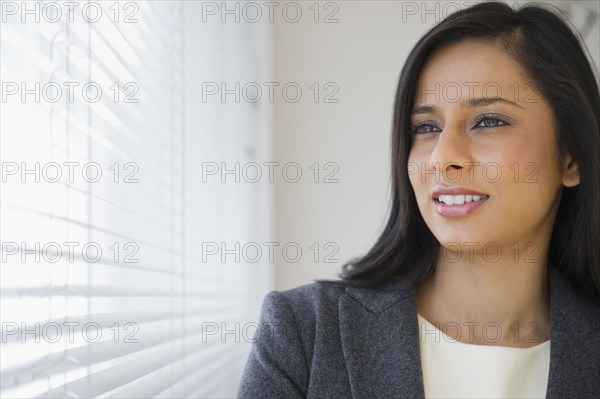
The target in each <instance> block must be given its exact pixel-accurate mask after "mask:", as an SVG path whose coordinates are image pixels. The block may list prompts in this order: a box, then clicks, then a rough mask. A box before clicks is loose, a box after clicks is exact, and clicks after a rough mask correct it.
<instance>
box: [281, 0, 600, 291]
mask: <svg viewBox="0 0 600 399" xmlns="http://www.w3.org/2000/svg"><path fill="white" fill-rule="evenodd" d="M474 3H475V2H473V1H458V2H450V1H448V2H443V1H442V2H399V1H336V2H335V4H336V5H337V6H338V7H339V9H338V10H337V12H335V11H336V10H335V8H333V7H331V8H328V9H323V8H321V14H320V15H319V17H320V18H319V20H320V21H321V20H322V19H323V17H324V16H325V15H328V14H330V13H332V12H335V15H334V17H335V18H337V19H338V20H339V22H337V23H323V22H319V23H314V21H313V18H314V10H313V9H309V5H310V4H312V2H310V3H302V5H303V7H302V11H303V13H304V14H303V18H302V19H301V20H300V21H299V22H297V23H290V22H287V21H286V20H285V19H281V18H280V19H277V20H276V23H275V38H274V54H275V58H274V65H275V78H276V81H278V82H282V84H285V83H286V82H298V83H299V84H300V85H301V87H302V88H303V89H306V90H305V91H306V94H305V95H306V96H307V97H310V96H311V95H312V94H313V92H311V91H310V90H309V89H307V88H308V86H310V85H311V84H312V82H321V83H322V84H323V83H325V82H335V83H336V84H337V85H338V86H339V92H338V94H337V95H336V98H337V99H339V102H338V103H337V104H336V103H323V102H318V103H314V101H312V99H310V101H298V102H297V103H289V102H286V101H279V102H276V103H275V125H274V127H275V130H274V132H275V156H276V159H277V160H279V161H280V162H282V163H283V162H291V161H295V162H298V163H299V164H301V165H302V169H303V172H304V173H305V174H306V176H307V178H304V176H303V178H302V180H301V181H300V182H298V183H286V182H285V181H279V182H278V184H276V212H275V213H276V236H277V239H278V241H279V242H281V243H282V245H283V244H285V243H289V242H297V243H299V244H300V246H301V248H302V250H303V256H302V257H301V258H300V261H298V262H297V263H290V262H286V261H285V260H284V259H281V258H280V259H279V262H278V263H277V267H276V288H277V289H280V290H281V289H288V288H292V287H295V286H298V285H301V284H305V283H310V282H311V281H312V280H313V279H315V278H334V277H335V275H336V273H338V272H339V271H340V267H341V265H342V264H343V263H344V262H345V261H347V260H348V259H349V258H351V257H354V256H358V255H362V254H363V253H365V252H366V251H367V250H368V249H369V247H370V246H371V245H372V244H373V243H374V242H375V239H376V238H377V236H378V233H379V232H380V231H381V229H382V228H383V226H384V221H385V216H386V210H387V201H388V197H389V195H390V186H389V173H390V166H389V164H390V132H391V117H392V106H393V99H394V93H395V88H396V85H397V80H398V77H399V73H400V70H401V68H402V66H403V62H404V60H405V58H406V56H407V55H408V52H409V51H410V49H411V47H412V46H413V45H414V44H415V43H416V41H417V40H418V39H419V38H420V37H421V36H422V35H423V34H424V33H425V32H426V30H427V29H428V28H429V27H430V26H432V25H433V24H434V23H436V22H438V21H439V20H441V19H443V18H444V17H445V16H446V15H447V14H449V13H452V12H454V11H455V10H456V9H457V8H456V6H457V5H459V6H461V8H464V7H467V6H469V5H470V4H474ZM553 3H554V4H555V5H558V6H563V7H564V6H565V5H566V4H568V5H569V7H570V11H571V12H572V13H573V14H574V15H575V16H576V17H577V18H575V22H576V25H578V26H582V24H583V23H584V21H585V19H586V17H587V15H589V13H590V12H591V11H590V9H591V10H593V9H594V7H595V10H596V12H597V10H598V2H591V1H587V2H575V1H569V2H553ZM321 4H323V3H321ZM509 4H514V2H509ZM322 7H323V5H322ZM415 7H416V8H415ZM596 15H597V14H596ZM587 40H588V47H589V48H590V51H591V52H592V53H593V55H594V58H595V60H596V62H598V61H597V60H598V59H599V57H600V56H599V53H600V51H599V50H598V46H599V44H598V43H599V42H598V21H597V20H596V24H595V25H594V27H593V29H592V31H591V32H590V33H589V34H588V36H587ZM321 87H322V85H321ZM302 100H304V98H303V99H302ZM317 161H318V162H320V163H321V164H323V163H325V162H335V163H336V164H337V165H339V172H338V173H337V177H338V178H339V183H331V184H324V183H318V184H317V183H314V182H312V181H311V177H312V175H311V173H312V171H311V170H309V169H308V166H309V165H311V164H313V163H314V162H317ZM322 172H323V170H322ZM329 241H332V242H335V243H336V244H337V245H339V252H338V253H337V255H336V256H335V258H337V259H338V262H337V263H324V262H323V260H322V256H321V259H318V262H315V260H314V259H313V254H314V252H313V251H312V250H310V249H309V246H310V245H311V244H312V243H314V242H318V243H319V244H320V246H321V254H320V255H322V253H323V245H324V244H325V243H326V242H329Z"/></svg>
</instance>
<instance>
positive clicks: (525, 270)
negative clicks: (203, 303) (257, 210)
mask: <svg viewBox="0 0 600 399" xmlns="http://www.w3.org/2000/svg"><path fill="white" fill-rule="evenodd" d="M599 111H600V96H599V92H598V83H597V80H596V77H595V75H594V72H593V71H592V68H591V66H590V63H589V61H588V59H587V58H586V55H585V53H584V51H583V49H582V46H581V45H580V43H579V42H578V39H577V37H576V36H575V34H574V33H573V32H572V31H571V30H570V29H569V27H568V26H567V25H565V23H564V22H562V21H561V19H560V17H558V16H557V15H556V14H554V13H552V12H550V11H547V10H545V9H542V8H539V7H535V6H527V7H525V8H522V9H521V10H519V11H514V10H512V9H511V8H510V7H508V6H506V5H503V4H501V3H483V4H478V5H475V6H473V7H471V8H469V9H465V10H462V11H459V12H457V13H455V14H453V15H450V16H449V17H447V18H446V19H445V20H444V21H442V22H441V23H439V24H438V25H437V26H435V27H434V28H433V29H431V30H430V31H429V32H428V33H427V34H426V35H425V36H424V37H423V38H422V39H421V40H420V41H419V42H418V43H417V44H416V46H415V48H414V49H413V50H412V52H411V54H410V55H409V57H408V59H407V61H406V64H405V66H404V68H403V70H402V73H401V76H400V81H399V85H398V89H397V94H396V101H395V108H394V126H393V136H392V138H393V139H392V145H393V148H392V170H393V173H392V179H393V182H392V184H393V201H392V208H391V213H390V217H389V220H388V223H387V225H386V227H385V229H384V231H383V233H382V234H381V236H380V237H379V239H378V241H377V243H376V244H375V245H374V246H373V248H372V249H371V250H370V251H369V252H368V253H367V254H366V255H365V256H364V257H362V258H360V259H357V260H355V261H352V262H350V263H348V264H346V265H344V267H343V272H342V273H341V274H340V277H341V280H336V281H317V282H315V283H313V284H308V285H304V286H302V287H298V288H295V289H291V290H288V291H284V292H277V291H272V292H271V293H269V294H268V295H267V296H266V298H265V300H264V303H263V308H262V316H261V327H262V328H261V329H260V330H259V331H258V332H257V335H256V336H255V341H254V344H253V348H252V351H251V353H250V356H249V358H248V362H247V365H246V369H245V372H244V376H243V379H242V381H241V384H240V387H239V393H238V395H239V397H243V398H247V397H248V398H250V397H252V398H254V397H265V398H266V397H268V398H276V397H278V398H279V397H280V398H305V397H306V398H334V397H335V398H349V397H355V398H377V397H381V398H398V397H410V398H415V397H416V398H419V397H496V398H497V397H547V398H563V397H578V398H581V397H599V395H600V333H599V332H600V246H599V242H600V231H599V230H600V130H599V128H600V116H599Z"/></svg>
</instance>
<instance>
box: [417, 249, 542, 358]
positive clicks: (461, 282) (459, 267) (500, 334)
mask: <svg viewBox="0 0 600 399" xmlns="http://www.w3.org/2000/svg"><path fill="white" fill-rule="evenodd" d="M417 311H418V312H419V313H420V314H421V315H422V316H423V317H424V318H425V319H427V320H428V321H429V322H431V323H432V324H434V325H435V326H436V327H438V328H439V329H441V330H442V331H443V332H444V333H446V334H447V335H449V336H451V337H452V338H454V339H456V340H458V341H461V342H465V343H471V344H478V345H494V346H511V347H531V346H535V345H538V344H540V343H542V342H544V341H547V340H548V339H550V299H549V291H548V285H547V258H544V259H543V260H541V261H536V262H534V263H529V262H525V261H523V260H522V261H521V262H514V259H512V258H511V257H510V256H507V257H506V259H500V260H498V261H495V262H493V263H490V262H489V259H487V260H486V259H485V258H484V257H483V256H480V257H477V256H475V257H474V259H472V260H470V259H466V260H462V259H459V260H458V261H456V262H449V261H448V260H447V259H440V260H439V261H438V264H437V267H436V271H435V273H434V275H433V276H432V277H431V278H429V279H428V280H427V281H425V282H424V283H423V284H421V285H420V286H419V287H417ZM448 323H452V324H448ZM457 326H460V328H457Z"/></svg>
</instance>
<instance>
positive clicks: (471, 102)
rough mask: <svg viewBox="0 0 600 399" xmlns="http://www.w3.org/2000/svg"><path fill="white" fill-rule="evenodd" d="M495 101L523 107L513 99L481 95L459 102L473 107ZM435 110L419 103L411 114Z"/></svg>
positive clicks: (463, 106)
mask: <svg viewBox="0 0 600 399" xmlns="http://www.w3.org/2000/svg"><path fill="white" fill-rule="evenodd" d="M495 103H502V104H508V105H513V106H515V107H519V108H521V109H523V107H522V106H521V105H519V104H517V103H515V102H513V101H510V100H507V99H505V98H502V97H482V98H473V99H471V100H469V101H461V103H460V107H461V108H474V107H483V106H485V105H489V104H495ZM435 110H436V107H435V106H433V105H427V104H426V105H420V106H418V107H416V108H414V109H413V111H412V115H419V114H432V113H434V112H435Z"/></svg>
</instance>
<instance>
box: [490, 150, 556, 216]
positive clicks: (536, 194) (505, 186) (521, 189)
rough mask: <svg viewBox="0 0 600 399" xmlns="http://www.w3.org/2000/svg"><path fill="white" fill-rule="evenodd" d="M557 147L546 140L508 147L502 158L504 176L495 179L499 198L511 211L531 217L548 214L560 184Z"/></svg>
mask: <svg viewBox="0 0 600 399" xmlns="http://www.w3.org/2000/svg"><path fill="white" fill-rule="evenodd" d="M552 151H553V148H552V147H551V146H549V145H546V144H545V143H539V144H538V146H536V147H533V146H531V145H529V146H528V147H527V146H524V147H521V149H520V150H517V149H516V148H515V150H514V151H508V152H506V153H505V154H504V157H502V159H498V160H496V161H495V162H498V163H499V164H501V166H502V167H501V170H502V177H501V179H500V180H499V181H498V182H497V183H491V185H492V187H494V188H493V190H494V191H495V192H496V194H497V199H498V200H499V202H500V203H501V205H502V207H503V208H505V212H506V213H507V214H512V215H518V216H522V217H526V218H531V217H532V216H533V215H537V214H540V213H542V214H545V213H546V212H547V211H548V209H549V208H550V207H551V205H552V203H553V200H554V198H555V195H556V193H557V190H558V189H559V186H560V176H559V172H558V170H557V169H556V164H555V163H554V158H553V157H552V156H549V154H552Z"/></svg>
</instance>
